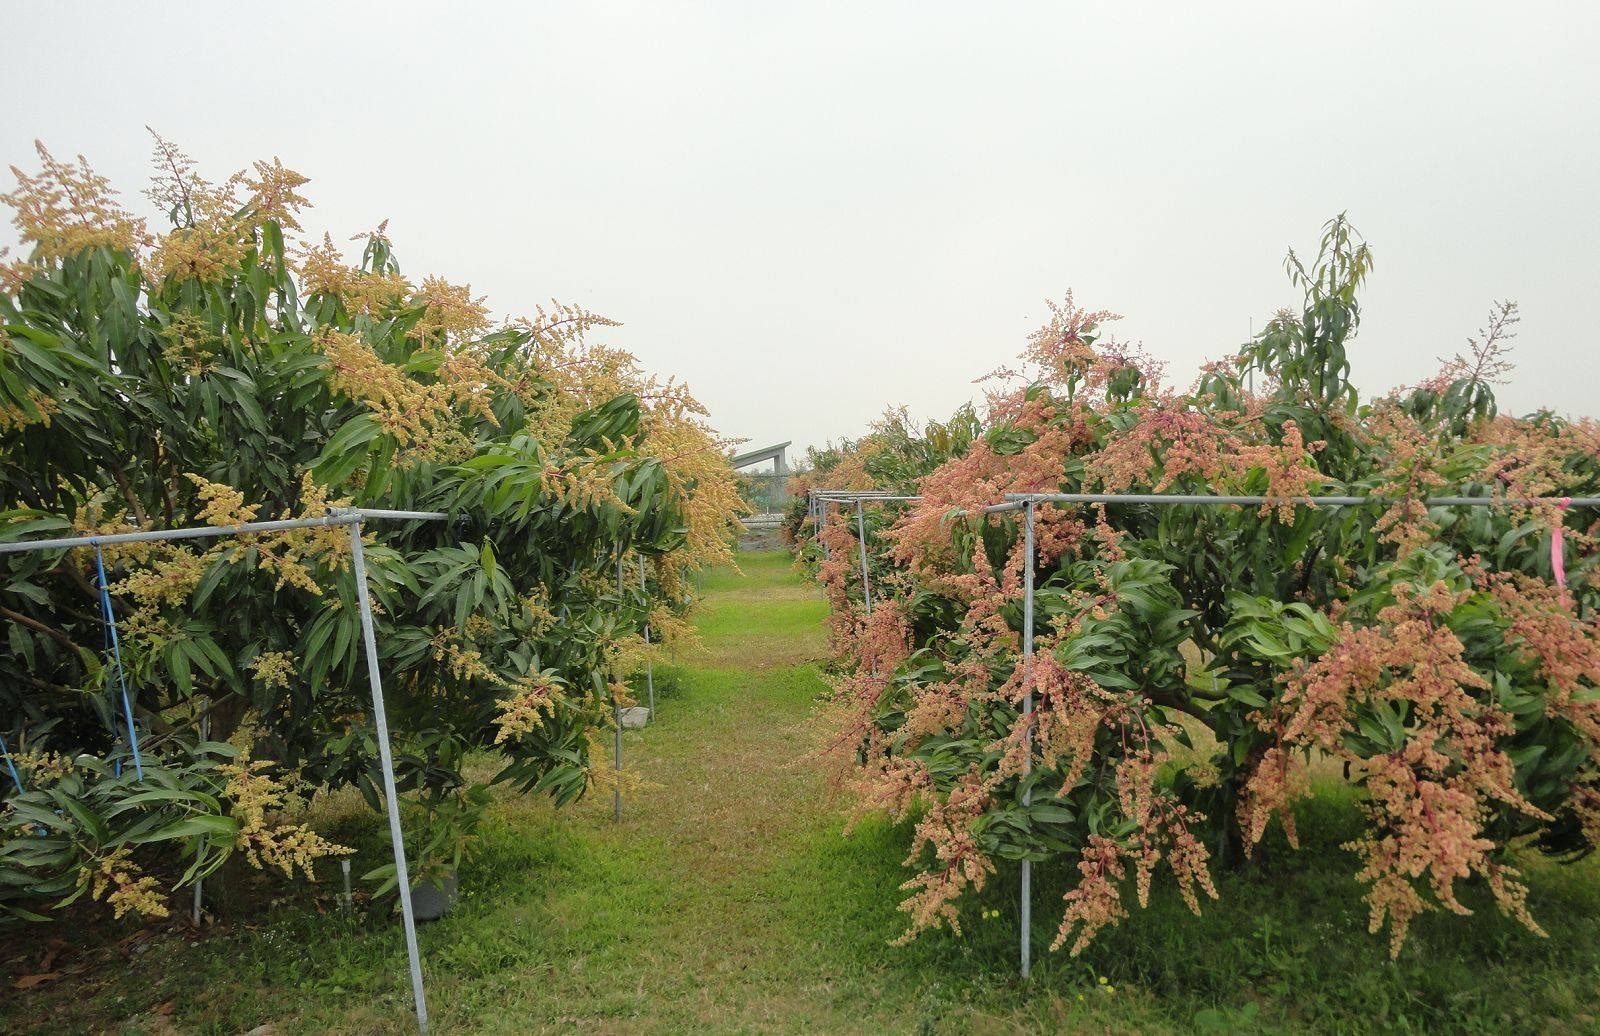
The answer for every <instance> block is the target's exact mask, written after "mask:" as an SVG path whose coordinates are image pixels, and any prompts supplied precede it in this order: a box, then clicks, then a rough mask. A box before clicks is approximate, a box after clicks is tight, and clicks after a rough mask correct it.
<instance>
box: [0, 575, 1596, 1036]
mask: <svg viewBox="0 0 1600 1036" xmlns="http://www.w3.org/2000/svg"><path fill="white" fill-rule="evenodd" d="M741 564H742V565H743V573H742V574H736V573H733V572H723V573H717V574H714V575H711V576H709V577H708V578H707V579H706V581H705V586H704V589H705V593H706V603H705V607H704V608H703V609H702V610H701V611H700V613H699V614H698V619H697V621H698V625H699V628H700V630H701V633H702V635H703V637H704V639H705V647H706V649H705V652H704V654H703V656H702V657H700V658H699V659H697V660H694V661H692V662H691V663H690V664H686V665H683V666H681V667H675V668H672V669H669V670H666V671H663V672H662V673H660V674H659V675H660V681H659V686H660V690H661V694H660V703H659V704H660V709H659V717H658V721H657V723H656V724H655V725H654V726H652V727H651V728H649V729H647V730H644V731H639V732H630V733H629V734H628V735H627V742H626V745H627V747H626V752H627V766H628V767H630V768H634V769H637V770H638V771H640V772H641V773H643V774H644V775H645V776H646V777H647V778H648V779H649V780H650V781H651V782H652V785H651V786H650V787H647V788H644V789H641V790H639V791H637V792H636V793H634V794H633V795H631V796H630V798H629V800H628V802H627V803H626V816H625V819H624V821H623V823H622V824H621V825H614V824H613V823H612V822H611V820H610V798H609V796H596V797H594V798H593V799H591V800H588V801H585V802H582V803H580V804H579V805H577V806H576V807H574V808H571V809H568V810H563V811H560V812H557V811H555V810H553V809H551V808H549V807H548V805H546V804H544V803H542V802H538V801H532V800H524V799H521V798H518V797H515V796H507V797H505V798H503V799H502V800H500V801H499V802H497V804H496V805H495V806H494V807H493V809H492V811H491V814H490V816H489V818H488V822H487V824H486V829H485V832H484V839H483V847H482V851H481V853H480V854H479V856H478V857H477V858H476V860H475V861H474V862H473V863H472V865H471V866H470V867H469V868H468V869H467V870H466V871H465V873H464V874H463V885H464V887H465V889H466V898H465V899H464V900H463V902H462V905H461V907H460V908H459V909H458V910H457V911H456V913H454V914H453V915H452V916H451V917H449V918H448V919H446V920H444V921H442V922H440V923H437V924H434V925H430V926H426V927H425V928H423V929H422V932H421V942H422V951H423V955H424V960H425V968H426V972H427V983H428V994H429V1002H430V1006H431V1008H432V1011H433V1015H434V1019H435V1026H436V1029H437V1031H439V1032H448V1033H455V1032H462V1033H466V1032H483V1033H498V1032H508V1033H509V1032H526V1031H530V1030H533V1031H556V1030H563V1031H564V1030H569V1029H573V1028H578V1029H583V1030H590V1031H593V1030H600V1031H608V1032H610V1031H616V1032H687V1031H702V1030H710V1031H718V1032H729V1031H732V1032H819V1031H825V1032H882V1033H902V1032H951V1033H964V1032H1035V1031H1049V1032H1056V1031H1091V1032H1096V1031H1129V1030H1132V1031H1140V1032H1191V1031H1196V1030H1197V1029H1198V1030H1214V1031H1244V1032H1255V1031H1264V1032H1305V1031H1323V1032H1367V1031H1374V1030H1379V1031H1391V1032H1430V1033H1432V1032H1446V1031H1457V1032H1485V1033H1488V1032H1495V1033H1503V1032H1530V1031H1549V1032H1592V1031H1595V1030H1596V1028H1597V1027H1600V1022H1597V1020H1596V1006H1595V1005H1596V1004H1597V1003H1600V920H1597V918H1600V912H1597V910H1596V907H1597V906H1600V888H1597V884H1596V881H1595V878H1596V872H1595V868H1594V867H1592V866H1590V865H1588V864H1584V865H1579V866H1576V867H1568V868H1560V867H1555V866H1553V865H1548V864H1543V863H1539V862H1537V861H1529V862H1528V868H1529V870H1530V872H1531V879H1530V880H1531V883H1532V887H1533V895H1532V899H1531V905H1532V908H1533V911H1534V913H1535V915H1536V916H1537V917H1538V918H1539V919H1540V921H1541V922H1542V923H1543V924H1544V925H1545V927H1546V928H1547V929H1548V930H1549V932H1550V938H1549V939H1539V938H1537V937H1535V936H1533V935H1531V934H1529V933H1527V932H1525V931H1523V930H1522V929H1521V928H1520V927H1518V926H1517V925H1516V924H1515V923H1513V922H1509V921H1506V920H1504V919H1502V918H1501V917H1499V915H1498V914H1497V913H1496V912H1495V911H1494V909H1493V907H1492V905H1490V904H1489V903H1488V901H1487V898H1486V897H1484V896H1482V895H1473V896H1471V897H1469V901H1470V902H1471V903H1472V905H1473V906H1475V907H1479V908H1481V909H1479V910H1478V912H1477V914H1476V915H1475V916H1474V917H1472V918H1467V919H1462V918H1454V917H1444V916H1438V915H1433V916H1429V917H1425V918H1423V919H1421V920H1420V921H1419V922H1418V923H1417V925H1416V927H1415V929H1414V932H1413V935H1412V937H1411V940H1410V942H1409V943H1408V944H1407V947H1406V949H1405V952H1404V953H1403V954H1402V955H1401V957H1400V959H1399V961H1398V962H1394V963H1391V962H1390V961H1389V959H1388V954H1387V948H1386V942H1385V940H1383V939H1382V938H1380V937H1375V936H1371V935H1369V934H1367V931H1366V913H1365V910H1364V908H1363V907H1362V904H1361V902H1360V899H1359V897H1360V888H1359V887H1358V886H1357V884H1356V883H1355V881H1354V880H1353V878H1352V874H1353V872H1354V870H1355V867H1354V863H1353V861H1352V859H1351V857H1350V856H1349V854H1348V853H1345V852H1343V851H1342V850H1340V849H1339V848H1338V846H1339V843H1340V842H1341V841H1343V840H1344V839H1346V838H1348V837H1349V836H1350V835H1351V834H1352V833H1353V832H1354V831H1355V830H1356V828H1357V825H1358V818H1357V816H1356V812H1355V806H1354V802H1353V800H1352V799H1351V797H1350V794H1349V793H1348V791H1347V790H1345V789H1342V788H1339V787H1335V786H1330V787H1328V788H1326V789H1324V790H1323V791H1322V792H1321V793H1320V794H1319V795H1318V796H1317V797H1316V798H1315V799H1314V800H1313V801H1311V802H1310V803H1309V804H1308V805H1307V806H1306V808H1305V810H1304V812H1305V815H1304V816H1303V818H1302V825H1301V829H1302V831H1304V832H1306V833H1307V834H1308V841H1307V844H1306V845H1305V846H1304V847H1303V848H1302V849H1301V851H1299V852H1298V853H1294V852H1290V851H1289V850H1288V849H1287V847H1285V846H1284V845H1282V843H1281V842H1272V841H1271V840H1269V842H1268V844H1267V845H1266V846H1264V851H1263V854H1262V857H1261V858H1260V859H1259V860H1258V861H1256V862H1255V863H1253V864H1251V865H1250V866H1248V867H1247V868H1245V869H1243V870H1240V871H1237V872H1233V873H1227V874H1222V875H1219V877H1218V884H1219V886H1220V889H1221V892H1222V901H1221V902H1219V903H1215V904H1210V905H1208V908H1207V912H1206V916H1205V917H1203V918H1198V919H1196V918H1192V917H1190V916H1189V914H1188V913H1187V911H1186V910H1185V909H1184V908H1183V906H1182V904H1181V903H1180V902H1179V901H1178V900H1177V897H1176V896H1175V895H1174V894H1172V893H1171V890H1170V889H1168V888H1165V886H1164V884H1163V882H1162V880H1161V879H1159V878H1158V883H1157V885H1158V891H1157V893H1156V894H1155V895H1154V896H1153V897H1152V902H1151V906H1150V908H1149V909H1148V910H1142V911H1141V910H1138V909H1134V910H1133V913H1132V916H1131V917H1130V918H1128V919H1127V920H1126V921H1124V922H1123V924H1122V925H1121V926H1120V927H1119V928H1117V929H1114V930H1110V931H1107V932H1105V933H1103V934H1102V935H1101V937H1100V939H1099V940H1098V941H1097V942H1096V944H1095V945H1094V946H1093V947H1092V948H1091V949H1090V950H1089V951H1087V952H1086V953H1085V954H1084V956H1083V957H1082V958H1079V959H1076V960H1075V959H1073V958H1070V957H1068V956H1066V954H1065V953H1055V954H1052V953H1049V952H1048V951H1047V950H1046V947H1047V946H1048V944H1049V942H1050V940H1051V938H1052V936H1053V934H1054V924H1055V922H1056V921H1057V920H1058V919H1059V916H1060V908H1059V902H1060V896H1061V894H1062V893H1063V892H1064V891H1065V889H1066V887H1067V885H1066V882H1067V880H1068V878H1069V877H1070V873H1069V868H1070V865H1069V864H1057V865H1054V866H1050V867H1046V866H1040V867H1039V868H1037V869H1036V884H1037V887H1038V889H1037V894H1036V899H1035V904H1036V909H1035V916H1036V930H1035V935H1034V938H1035V946H1036V961H1037V963H1036V965H1035V969H1034V977H1033V980H1032V982H1031V983H1030V984H1028V985H1023V984H1022V983H1020V982H1019V981H1017V979H1016V978H1015V965H1016V943H1017V928H1016V924H1017V916H1016V884H1015V875H1014V874H1013V873H1011V868H1007V869H1006V872H1005V873H1004V874H1002V876H1001V877H999V878H998V879H997V880H996V881H994V882H993V883H992V884H991V886H990V888H989V889H988V890H987V892H986V893H985V895H984V898H983V902H982V903H981V904H980V903H974V904H972V907H971V909H969V911H968V912H967V916H968V917H970V918H971V922H970V924H969V926H968V929H969V930H968V931H967V933H966V935H965V936H963V937H959V938H958V937H955V936H952V935H949V934H948V933H930V934H926V935H924V936H922V937H921V938H919V939H917V940H916V941H915V942H913V943H911V944H910V945H908V946H905V947H894V946H891V945H890V941H891V940H892V939H893V938H894V937H895V936H897V935H898V934H899V933H900V932H901V931H902V918H901V915H900V914H899V913H898V911H897V910H896V906H895V905H896V903H897V902H898V901H899V899H900V893H899V892H898V891H897V886H898V885H899V883H900V882H901V881H903V880H904V878H905V876H906V872H905V871H904V870H903V869H902V867H901V859H902V857H903V856H904V854H905V847H906V844H907V836H906V832H905V831H904V830H903V829H898V828H895V827H892V826H890V825H888V824H887V823H884V822H868V823H866V824H863V825H862V826H860V827H859V828H857V829H856V830H855V831H854V832H853V833H852V834H851V835H850V836H849V837H845V836H844V835H843V834H842V826H843V825H842V819H841V808H840V807H841V801H840V800H839V799H838V797H837V795H836V794H835V793H833V792H832V791H831V790H830V785H829V782H828V780H827V777H826V775H824V774H823V773H821V772H820V771H819V769H818V767H817V765H816V764H814V763H813V762H812V761H810V757H809V753H810V752H811V751H812V749H813V748H814V747H815V746H816V745H817V743H818V742H819V741H820V740H821V739H822V738H823V737H825V736H826V731H825V730H824V729H823V728H822V727H821V726H820V725H819V724H818V723H816V722H815V720H814V713H815V700H816V696H817V694H818V692H819V691H820V690H821V689H822V684H821V682H820V680H819V675H818V669H817V665H818V660H819V659H820V658H821V656H822V653H823V648H824V644H823V634H822V620H823V617H824V606H823V603H822V601H821V599H820V597H819V596H818V595H817V594H815V593H814V592H813V591H812V590H811V589H810V588H809V587H808V586H807V585H806V584H805V583H804V581H803V580H801V579H800V577H798V576H797V575H795V574H794V573H793V572H792V571H791V570H790V568H789V563H788V560H787V558H785V557H782V556H780V555H775V554H773V555H757V556H746V557H744V558H741ZM340 834H341V836H343V837H345V838H347V839H351V840H353V841H354V842H355V843H356V844H357V845H358V846H359V848H360V850H361V853H362V856H363V859H362V861H360V862H358V864H357V867H358V868H360V867H361V866H362V865H363V864H365V863H367V861H373V862H376V861H378V860H380V859H382V857H383V854H384V852H385V851H386V849H385V842H384V839H383V831H382V828H381V827H380V826H379V823H378V822H377V819H376V818H373V817H370V816H368V815H365V814H355V815H353V816H352V818H351V819H350V820H348V821H346V822H345V827H344V828H343V829H342V830H341V832H340ZM1168 884H1170V883H1168ZM1477 891H1480V890H1474V892H1477ZM327 902H328V900H327V896H326V894H325V889H324V890H323V891H322V892H319V894H318V896H313V895H312V893H311V892H310V891H309V890H307V889H306V888H304V887H288V888H285V889H284V890H283V891H282V902H280V903H279V904H278V905H276V906H271V907H269V908H267V909H266V910H265V911H264V912H263V913H262V914H261V915H260V916H257V917H253V918H247V919H244V920H242V921H241V920H233V921H229V922H224V923H222V924H219V925H217V926H215V927H214V928H212V929H210V930H208V931H207V932H206V933H205V934H203V935H202V936H200V937H198V939H195V940H194V944H191V942H190V939H192V938H193V937H192V936H190V937H188V938H186V937H185V936H184V935H183V934H182V933H181V932H180V931H178V930H176V929H172V930H168V931H164V932H161V933H159V934H157V935H156V936H154V937H153V938H152V939H151V940H150V941H149V942H148V943H146V944H145V946H146V947H147V948H146V949H145V950H144V952H142V953H138V954H134V955H131V957H130V958H129V963H127V964H123V963H121V960H122V958H121V957H120V956H119V957H113V958H108V959H110V960H112V962H113V964H114V966H106V965H104V964H102V966H100V967H97V968H95V969H92V970H90V971H88V972H86V973H85V974H83V975H81V976H79V977H76V978H73V979H71V980H70V981H68V980H60V981H58V982H55V983H50V984H47V985H45V986H42V987H40V988H39V989H37V990H34V991H30V992H27V993H16V992H12V991H11V990H10V989H9V988H6V989H5V990H4V991H3V992H0V996H9V997H10V999H9V1000H3V999H0V1030H5V1031H11V1030H20V1031H28V1030H29V1028H30V1026H32V1027H34V1028H36V1029H38V1030H41V1031H42V1030H45V1029H51V1030H55V1031H57V1032H71V1031H80V1030H106V1029H109V1030H112V1031H126V1032H161V1031H174V1030H177V1031H200V1032H238V1031H242V1030H245V1029H248V1028H251V1027H253V1026H255V1025H258V1024H261V1023H262V1022H268V1021H270V1022H272V1023H274V1024H275V1025H276V1027H277V1028H278V1029H279V1031H281V1032H322V1031H347V1032H393V1031H403V1030H404V1029H405V1028H406V1026H407V1023H408V1019H409V1008H408V1006H407V999H406V997H407V983H406V979H405V958H404V954H403V951H402V948H401V942H400V938H399V932H398V929H397V927H395V926H394V925H392V924H389V923H380V922H377V921H367V920H362V919H350V918H347V917H345V916H343V915H341V914H340V913H339V912H338V911H337V910H329V911H328V912H327V913H326V914H324V913H319V912H316V911H315V910H314V909H312V907H313V906H314V905H316V904H319V903H320V904H323V905H324V909H326V903H327ZM980 907H989V908H999V909H1000V911H1001V916H1000V917H999V918H996V919H991V920H987V921H982V920H978V916H977V915H978V909H979V908H980ZM130 931H131V929H130ZM101 952H102V954H105V953H109V952H110V951H101ZM5 956H6V955H5V954H0V959H3V958H4V957H5ZM1101 978H1104V979H1105V980H1106V982H1105V984H1104V985H1102V984H1101V982H1100V981H1099V980H1100V979H1101ZM5 985H6V987H9V985H10V983H9V982H7V983H5ZM1113 990H1114V991H1113ZM169 1000H170V1008H168V1013H166V1014H159V1013H154V1012H152V1008H154V1007H155V1006H156V1005H163V1004H166V1002H168V1001H169Z"/></svg>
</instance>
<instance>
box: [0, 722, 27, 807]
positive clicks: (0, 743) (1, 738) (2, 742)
mask: <svg viewBox="0 0 1600 1036" xmlns="http://www.w3.org/2000/svg"><path fill="white" fill-rule="evenodd" d="M0 756H4V757H5V760H6V769H7V770H8V771H10V773H11V783H12V784H15V785H16V786H17V794H18V795H21V794H22V778H21V777H18V776H17V764H16V763H13V762H12V761H11V749H9V748H7V747H6V736H5V735H4V734H0Z"/></svg>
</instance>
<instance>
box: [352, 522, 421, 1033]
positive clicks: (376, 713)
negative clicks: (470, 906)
mask: <svg viewBox="0 0 1600 1036" xmlns="http://www.w3.org/2000/svg"><path fill="white" fill-rule="evenodd" d="M350 555H351V561H352V568H353V570H354V575H355V581H356V608H357V610H358V611H359V612H360V613H361V640H362V643H363V644H364V645H365V647H366V652H367V682H368V683H369V684H370V685H371V687H372V725H373V726H374V727H375V728H377V734H378V759H379V761H380V762H381V763H382V764H383V794H384V797H385V798H386V799H387V800H388V809H389V840H390V844H391V845H392V846H393V848H394V872H395V879H396V881H398V882H399V888H400V917H401V921H402V923H403V924H404V925H405V930H406V957H407V958H408V959H409V961H410V964H411V996H412V999H413V1000H414V1001H415V1003H416V1008H417V1028H419V1029H420V1030H421V1031H423V1032H427V1031H428V1000H427V997H426V996H425V995H424V994H423V992H422V956H421V954H420V953H418V951H417V919H416V915H415V914H414V913H413V912H412V909H411V875H410V873H409V872H408V871H407V869H406V842H405V835H404V834H402V833H401V831H400V795H399V793H398V792H396V791H395V787H394V756H393V754H392V753H391V752H390V750H389V717H388V714H387V713H386V712H385V711H384V707H383V677H382V676H380V675H379V673H378V638H377V635H376V634H374V633H373V631H372V604H371V602H370V601H369V600H368V599H367V562H366V555H365V554H364V552H363V550H362V546H361V522H360V521H359V520H358V521H355V522H352V523H350Z"/></svg>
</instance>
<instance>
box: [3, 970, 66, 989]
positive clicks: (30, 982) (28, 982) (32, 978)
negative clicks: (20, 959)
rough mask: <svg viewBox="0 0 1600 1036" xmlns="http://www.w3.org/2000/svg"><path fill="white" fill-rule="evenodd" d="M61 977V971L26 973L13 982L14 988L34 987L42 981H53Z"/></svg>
mask: <svg viewBox="0 0 1600 1036" xmlns="http://www.w3.org/2000/svg"><path fill="white" fill-rule="evenodd" d="M60 977H61V972H59V971H45V972H41V973H39V974H37V975H24V976H22V977H21V978H19V979H17V980H16V981H15V982H13V983H11V987H12V988H13V989H32V988H33V987H34V986H37V985H38V984H39V983H41V982H53V981H55V980H56V979H58V978H60Z"/></svg>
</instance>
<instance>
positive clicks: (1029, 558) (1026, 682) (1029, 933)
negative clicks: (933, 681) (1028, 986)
mask: <svg viewBox="0 0 1600 1036" xmlns="http://www.w3.org/2000/svg"><path fill="white" fill-rule="evenodd" d="M1022 552H1023V555H1024V561H1023V563H1022V722H1023V723H1024V724H1025V726H1024V727H1023V731H1022V746H1023V750H1024V752H1025V753H1026V754H1025V755H1024V756H1023V760H1022V777H1023V780H1024V781H1026V780H1027V779H1028V776H1029V775H1030V774H1032V773H1033V725H1032V724H1033V555H1034V547H1033V501H1032V500H1029V501H1028V503H1027V505H1026V506H1025V507H1024V508H1023V511H1022ZM1032 802H1033V788H1032V787H1031V786H1029V785H1027V784H1024V785H1023V788H1022V804H1023V805H1024V806H1028V805H1031V804H1032ZM1021 941H1022V946H1021V953H1022V977H1023V978H1024V979H1026V978H1027V977H1028V974H1029V973H1030V972H1031V971H1032V970H1033V861H1032V860H1027V859H1024V860H1023V861H1022V940H1021Z"/></svg>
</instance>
